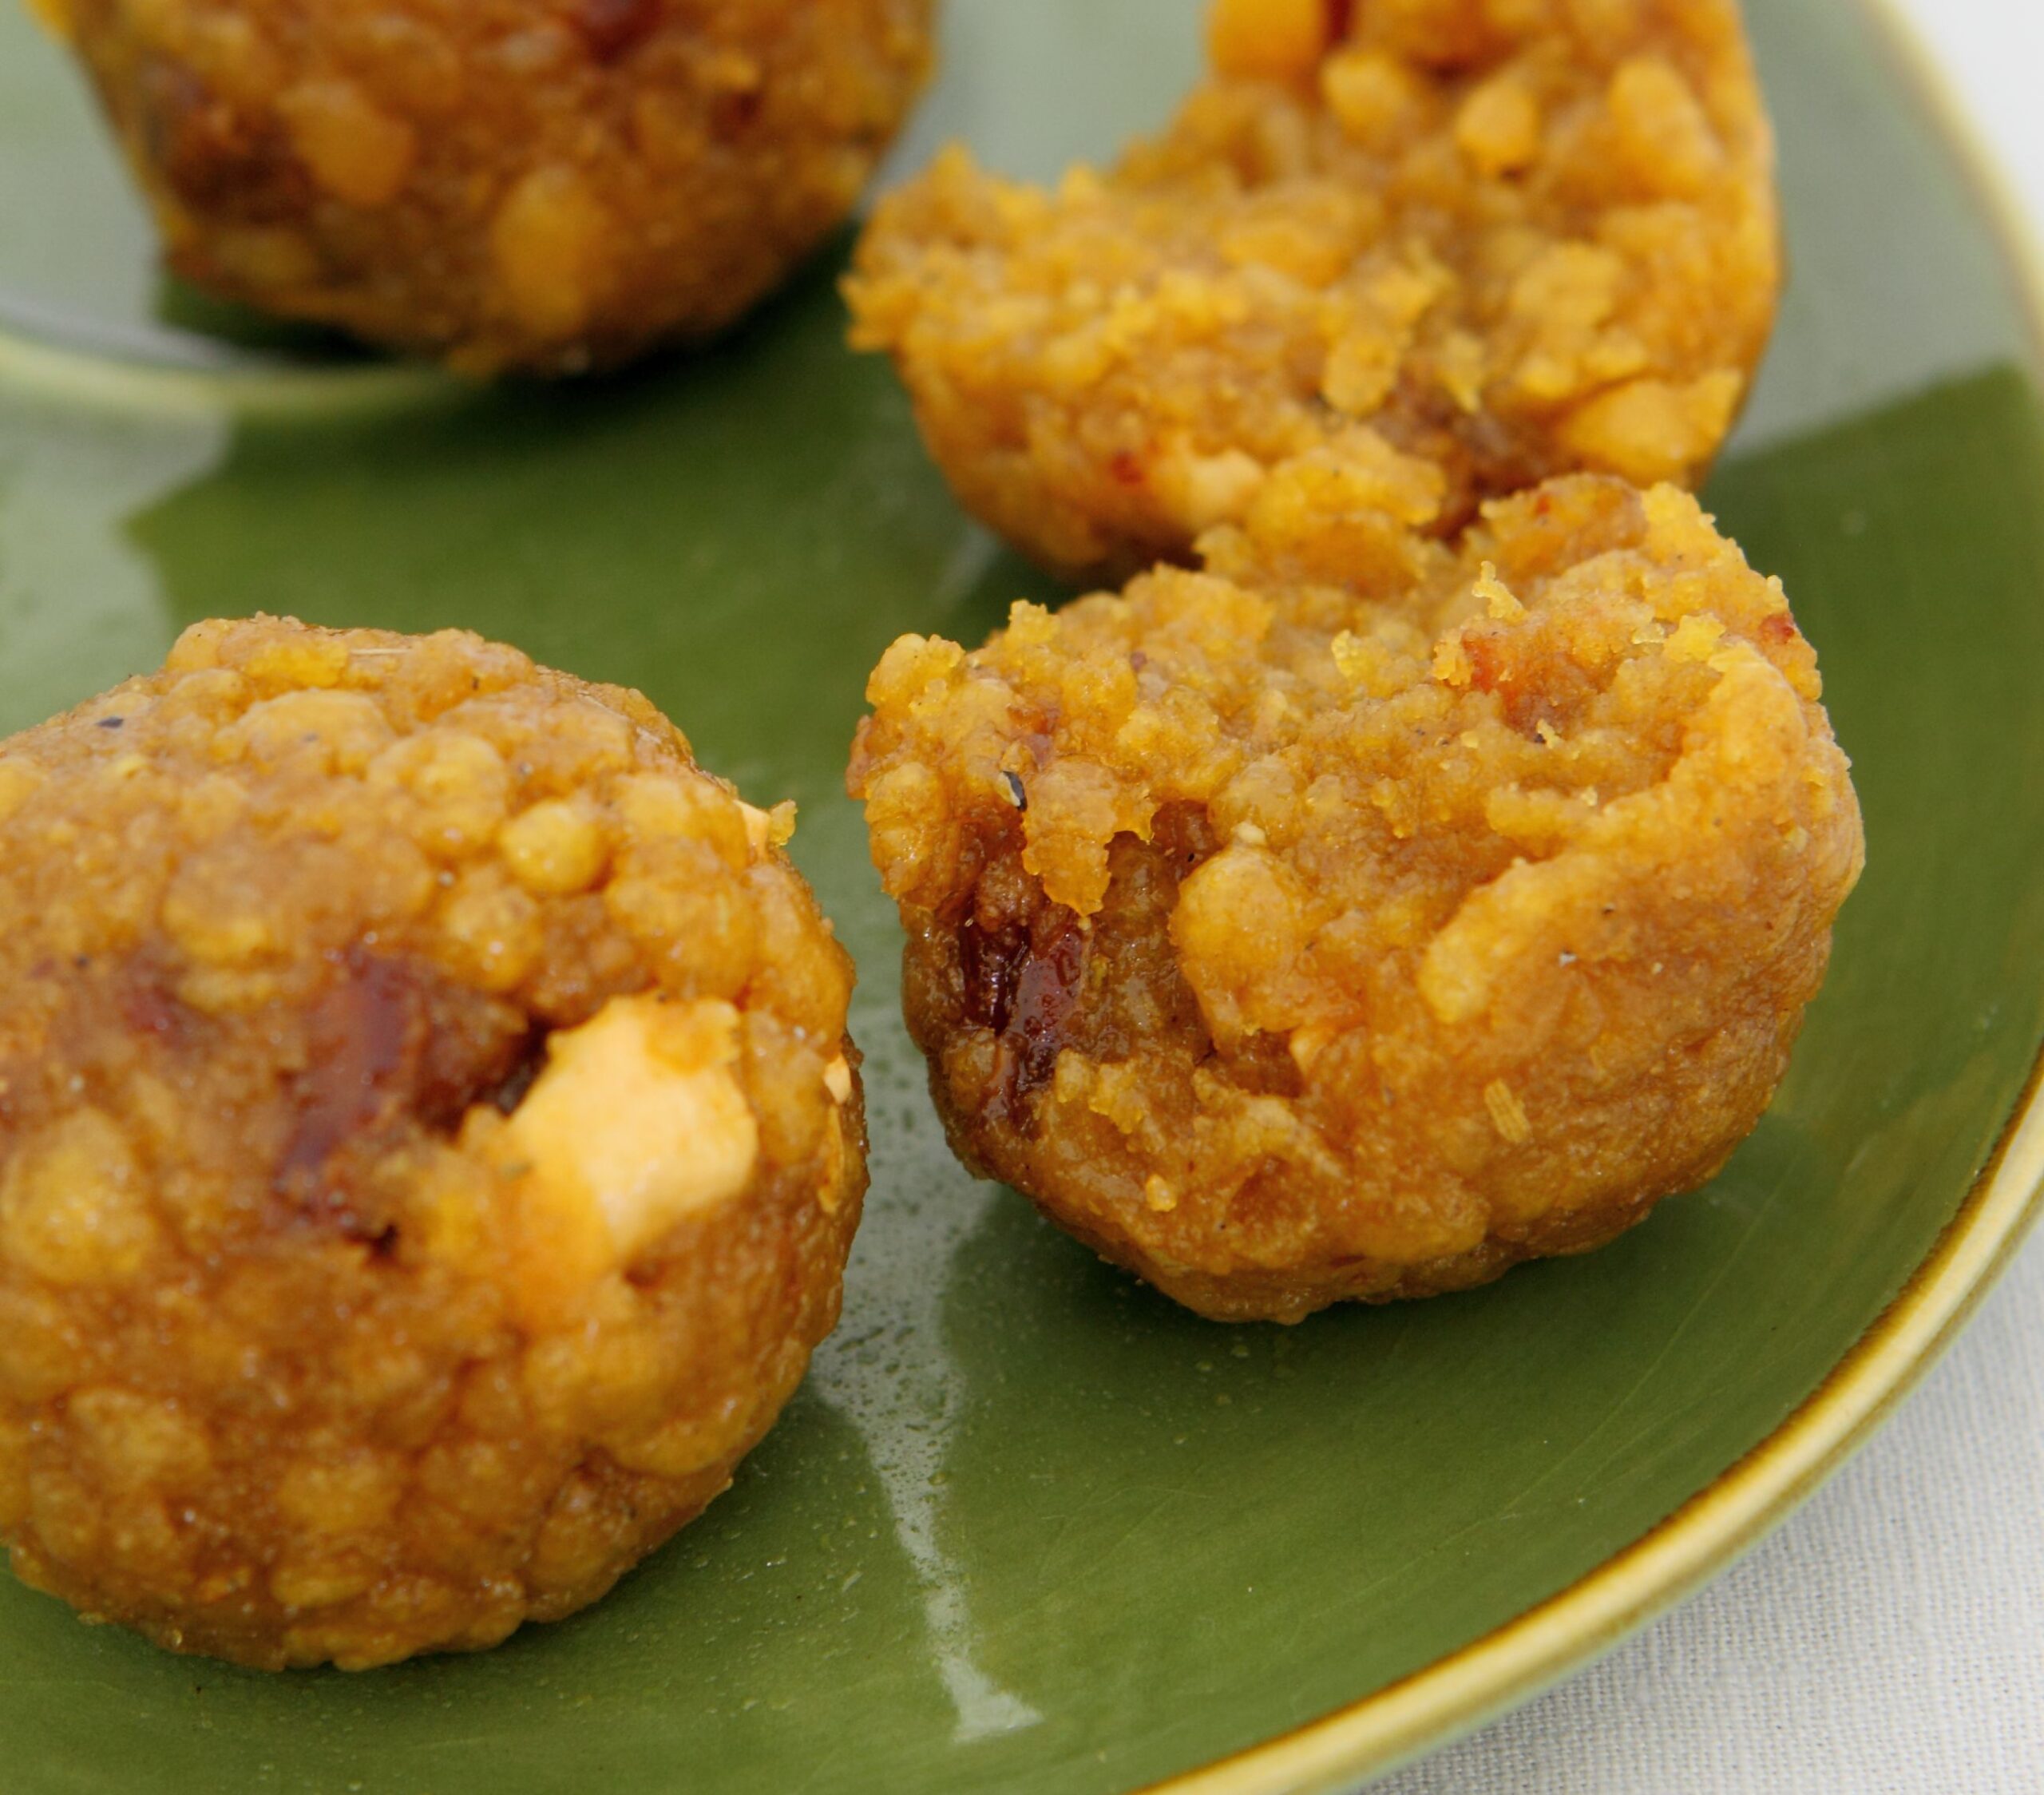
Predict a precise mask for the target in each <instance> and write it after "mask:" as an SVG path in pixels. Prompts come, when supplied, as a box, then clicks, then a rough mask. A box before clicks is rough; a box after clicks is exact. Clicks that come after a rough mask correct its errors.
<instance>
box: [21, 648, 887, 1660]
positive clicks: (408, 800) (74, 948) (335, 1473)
mask: <svg viewBox="0 0 2044 1795" xmlns="http://www.w3.org/2000/svg"><path fill="white" fill-rule="evenodd" d="M790 826H791V818H790V815H789V814H787V813H786V812H780V813H775V814H771V815H769V814H765V813H762V812H760V811H758V810H753V809H751V807H750V806H747V805H745V804H743V802H740V800H739V798H738V797H737V796H736V795H735V794H734V793H733V792H732V791H731V789H730V788H729V787H727V786H725V785H723V783H720V782H719V781H717V780H715V779H712V778H711V777H710V776H709V775H707V774H704V773H703V772H702V771H699V770H698V768H697V767H696V766H695V763H694V761H693V760H692V759H691V755H690V753H689V750H688V745H687V742H686V741H685V740H684V739H683V737H682V736H681V735H680V734H679V732H678V731H676V730H675V728H674V727H673V726H672V725H671V724H670V723H668V722H667V720H666V719H664V718H663V717H662V716H661V715H660V713H659V712H658V711H656V710H655V709H654V708H653V707H652V706H651V705H650V704H648V703H647V702H646V700H645V699H643V698H641V697H640V696H639V695H637V694H636V693H632V692H628V691H620V690H618V689H616V688H612V687H599V686H591V685H587V684H583V683H582V682H580V681H579V680H573V679H571V678H568V677H567V676H564V675H561V674H558V673H553V672H547V671H545V670H544V669H541V668H537V667H535V666H534V665H533V664H532V663H531V662H530V661H529V660H527V659H526V658H525V656H523V655H521V654H519V653H518V652H516V651H515V650H513V649H510V648H501V647H496V646H493V645H491V644H487V643H485V642H483V641H482V640H480V639H478V638H477V637H474V636H467V635H462V634H458V633H452V632H450V633H448V634H445V635H441V636H430V637H426V638H422V639H421V638H407V637H404V636H394V635H388V634H384V633H382V632H369V631H362V632H328V631H324V630H318V629H309V628H303V627H302V626H300V625H298V624H291V623H288V622H279V621H275V620H267V619H261V620H255V621H252V622H245V623H232V624H229V623H216V624H200V625H198V626H196V627H195V628H192V630H190V631H188V632H186V634H185V635H184V637H183V638H182V639H181V640H180V642H179V643H178V644H177V646H176V648H175V649H174V650H173V651H172V654H171V656H170V658H169V660H168V664H167V665H166V666H165V668H164V670H163V671H162V672H160V673H158V674H156V675H154V676H151V677H149V678H145V679H139V680H133V681H130V682H129V684H126V685H124V686H121V687H118V688H117V689H116V690H114V691H111V692H109V693H107V694H106V695H105V696H103V697H101V698H99V699H94V700H93V702H91V703H88V704H86V705H85V706H84V707H82V708H81V709H79V710H77V711H73V712H72V713H71V714H70V715H67V716H65V717H61V718H59V719H56V720H55V721H53V722H52V723H46V724H44V725H42V727H38V728H36V729H33V730H30V731H28V732H26V734H24V735H18V736H16V737H14V739H12V740H10V741H8V742H6V743H4V744H0V1532H4V1535H5V1536H6V1540H7V1542H8V1543H9V1544H10V1546H11V1547H12V1549H13V1561H14V1569H15V1571H16V1572H17V1573H18V1575H21V1576H22V1578H24V1579H26V1581H28V1582H29V1583H33V1584H34V1585H36V1586H37V1587H40V1588H42V1589H46V1590H49V1591H53V1592H54V1593H55V1594H57V1595H61V1596H62V1597H63V1598H64V1599H65V1600H67V1601H69V1602H70V1603H73V1605H75V1606H76V1607H78V1608H79V1609H81V1611H84V1612H85V1614H87V1615H89V1616H93V1617H96V1618H106V1619H114V1620H119V1621H123V1622H125V1623H128V1624H129V1625H131V1626H133V1627H138V1628H140V1629H141V1631H144V1632H145V1633H146V1634H148V1635H149V1636H150V1637H151V1638H154V1639H156V1640H157V1641H159V1642H161V1643H163V1644H164V1645H168V1646H176V1647H178V1648H180V1649H183V1650H191V1651H200V1652H206V1653H211V1654H216V1655H218V1656H220V1657H223V1658H232V1659H235V1660H236V1661H238V1662H241V1663H244V1664H249V1665H255V1666H267V1667H277V1666H286V1665H309V1664H314V1663H319V1662H325V1661H328V1660H331V1661H332V1662H335V1663H338V1664H340V1665H342V1666H347V1667H351V1668H356V1667H361V1666H369V1665H374V1664H381V1663H386V1662H390V1661H393V1660H394V1659H398V1658H404V1657H406V1656H408V1655H410V1654H413V1653H414V1652H418V1651H423V1650H438V1649H468V1648H477V1647H481V1646H489V1645H491V1644H493V1643H494V1642H497V1640H500V1639H501V1638H504V1637H505V1635H507V1634H509V1632H510V1631H512V1630H513V1628H514V1627H517V1626H518V1625H519V1624H520V1623H521V1622H523V1621H525V1620H548V1619H556V1618H557V1617H559V1616H561V1615H566V1614H568V1613H570V1612H572V1611H574V1610H575V1609H577V1608H579V1607H582V1606H583V1605H584V1603H588V1602H590V1601H592V1600H593V1599H596V1597H597V1596H599V1595H602V1594H603V1593H604V1591H605V1590H607V1589H608V1588H609V1587H610V1586H611V1584H612V1583H613V1582H614V1581H615V1580H616V1579H617V1577H618V1576H619V1575H620V1574H621V1573H622V1572H623V1571H625V1570H626V1569H627V1568H628V1567H630V1566H631V1565H632V1564H633V1563H635V1562H636V1561H637V1560H638V1559H640V1557H641V1556H642V1555H644V1554H645V1553H646V1552H647V1551H650V1550H651V1549H652V1547H655V1546H656V1545H658V1544H659V1543H660V1542H661V1541H662V1540H664V1539H666V1538H667V1536H668V1535H670V1534H671V1533H672V1532H673V1531H675V1528H679V1526H681V1525H682V1524H683V1523H684V1522H686V1521H687V1520H690V1519H691V1517H692V1516H695V1514H696V1513H697V1512H699V1511H700V1510H701V1508H703V1505H704V1504H706V1503H707V1502H708V1501H709V1500H711V1498H712V1497H713V1496H715V1495H716V1494H717V1493H718V1492H719V1491H721V1490H722V1489H723V1488H725V1487H726V1485H727V1484H728V1483H729V1481H730V1478H731V1470H732V1468H733V1466H734V1465H735V1464H736V1462H737V1461H738V1460H739V1457H740V1456H742V1455H743V1453H744V1452H746V1451H747V1449H748V1448H750V1447H751V1445H752V1444H754V1442H755V1441H756V1440H758V1439H759V1436H761V1435H762V1434H763V1432H765V1431H766V1429H767V1427H768V1426H769V1425H770V1424H771V1422H772V1421H773V1420H774V1417H775V1415H776V1413H778V1410H779V1409H780V1408H781V1406H782V1403H783V1402H784V1401H786V1398H787V1397H788V1395H789V1394H790V1392H791V1391H792V1389H794V1385H795V1384H796V1383H797V1381H798V1379H799V1378H800V1377H801V1376H802V1372H803V1369H804V1367H805V1365H806V1362H807V1361H808V1358H809V1355H810V1349H812V1347H813V1346H814V1345H815V1343H816V1342H817V1341H818V1340H820V1339H821V1338H822V1337H823V1335H824V1334H825V1333H827V1332H828V1331H829V1329H830V1327H831V1326H832V1325H833V1324H834V1321H835V1320H836V1318H837V1314H838V1298H839V1291H840V1288H841V1281H842V1270H843V1266H844V1263H845V1258H846V1253H847V1251H848V1250H849V1247H850V1241H851V1237H852V1233H853V1230H854V1227H855V1226H856V1225H857V1222H858V1214H859V1207H860V1203H861V1199H862V1195H863V1193H864V1190H865V1186H866V1143H865V1131H864V1117H863V1110H862V1100H861V1097H860V1093H859V1088H858V1078H857V1073H856V1070H855V1068H856V1055H855V1054H854V1052H853V1050H852V1048H851V1047H850V1044H849V1043H848V1042H847V1041H846V1039H845V1020H846V1005H847V1003H848V1001H849V996H850V986H851V969H850V963H849V962H848V961H847V959H846V956H845V954H844V953H843V952H842V950H841V949H840V948H839V947H838V944H837V942H836V941H835V940H834V938H833V936H832V934H831V932H830V925H829V924H828V923H827V922H826V921H825V920H824V919H823V918H822V916H821V915H820V914H819V913H818V910H817V908H816V905H815V902H814V899H813V897H811V895H810V891H809V890H808V888H807V886H806V885H805V884H804V883H803V882H802V879H801V878H800V877H799V876H798V874H796V873H795V872H794V870H793V869H792V867H791V866H790V864H789V862H788V861H787V860H786V857H785V856H784V855H783V854H782V851H781V848H780V845H779V844H780V843H781V842H782V840H783V839H784V838H785V837H786V833H787V830H788V829H789V828H790Z"/></svg>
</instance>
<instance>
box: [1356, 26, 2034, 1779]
mask: <svg viewBox="0 0 2044 1795" xmlns="http://www.w3.org/2000/svg"><path fill="white" fill-rule="evenodd" d="M1799 3H1800V4H1804V5H1808V6H1834V5H1843V4H1846V3H1848V0H1799ZM1897 10H1899V11H1901V12H1903V13H1906V14H1907V15H1909V17H1910V18H1911V21H1912V22H1913V23H1914V25H1915V28H1916V30H1918V31H1919V33H1920V34H1921V35H1922V37H1923V38H1924V39H1925V40H1927V42H1929V43H1930V45H1931V46H1932V47H1933V49H1934V50H1935V53H1936V54H1937V56H1938V57H1939V60H1940V61H1942V62H1943V65H1944V68H1945V69H1946V72H1947V75H1948V76H1949V77H1951V80H1952V81H1953V83H1954V85H1955V86H1956V87H1957V89H1959V93H1960V94H1961V95H1962V96H1963V100H1964V102H1965V104H1966V105H1967V108H1968V109H1969V110H1970V111H1971V113H1972V114H1973V117H1974V118H1975V121H1976V123H1977V124H1978V125H1979V128H1980V134H1981V136H1982V137H1984V138H1985V139H1986V140H1987V142H1988V143H1989V145H1991V147H1992V149H1994V152H1995V153H1996V154H1997V156H1998V158H1999V159H2000V160H2001V162H2002V166H2003V168H2004V171H2005V172H2006V174H2007V175H2008V176H2010V184H2011V186H2012V187H2013V188H2014V191H2015V192H2016V193H2017V195H2018V196H2020V198H2021V199H2022V202H2023V204H2024V205H2025V206H2026V209H2027V210H2028V212H2029V213H2030V216H2031V218H2032V220H2034V229H2035V230H2036V232H2037V234H2038V237H2039V239H2040V240H2044V97H2040V96H2039V94H2038V92H2037V90H2036V83H2037V81H2038V77H2040V76H2044V0H1897ZM2039 1792H2044V1238H2040V1239H2038V1240H2035V1241H2033V1242H2032V1243H2031V1245H2030V1247H2029V1249H2028V1250H2027V1251H2026V1253H2025V1254H2024V1255H2023V1257H2022V1258H2021V1259H2020V1260H2019V1261H2018V1263H2017V1265H2016V1266H2015V1268H2014V1270H2013V1271H2012V1272H2011V1273H2010V1274H2009V1276H2008V1277H2007V1278H2006V1281H2005V1282H2003V1284H2002V1286H2001V1288H2000V1289H1999V1290H1998V1291H1997V1292H1996V1293H1995V1294H1994V1296H1993V1298H1991V1299H1990V1301H1989V1302H1988V1305H1987V1307H1986V1309H1985V1310H1983V1312H1982V1314H1980V1316H1979V1319H1978V1320H1977V1321H1975V1324H1974V1325H1973V1327H1972V1328H1971V1330H1970V1331H1969V1332H1968V1333H1967V1334H1966V1335H1965V1336H1964V1337H1963V1338H1962V1339H1961V1340H1960V1341H1959V1344H1958V1345H1956V1346H1955V1348H1954V1349H1952V1351H1951V1354H1950V1355H1949V1356H1948V1357H1947V1358H1946V1360H1945V1361H1944V1362H1943V1364H1942V1365H1940V1366H1939V1368H1938V1369H1937V1370H1936V1371H1935V1372H1934V1373H1932V1374H1931V1377H1930V1379H1929V1380H1928V1381H1927V1382H1926V1383H1925V1384H1924V1385H1923V1387H1922V1388H1921V1389H1919V1390H1918V1392H1917V1393H1915V1395H1914V1396H1913V1397H1911V1398H1910V1399H1909V1401H1908V1402H1907V1404H1906V1405H1905V1406H1904V1407H1903V1409H1902V1411H1901V1412H1900V1413H1899V1415H1898V1416H1897V1417H1896V1418H1895V1421H1893V1422H1892V1423H1891V1425H1890V1426H1889V1427H1888V1429H1887V1431H1886V1432H1884V1433H1882V1434H1881V1435H1880V1436H1879V1437H1878V1438H1877V1439H1876V1440H1875V1441H1874V1443H1873V1444H1872V1445H1871V1446H1870V1447H1868V1449H1867V1450H1866V1451H1865V1452H1864V1453H1862V1454H1861V1456H1860V1457H1859V1458H1858V1459H1857V1460H1855V1461H1854V1462H1853V1463H1852V1464H1850V1465H1848V1467H1847V1468H1846V1469H1845V1470H1844V1472H1843V1473H1842V1474H1841V1475H1840V1476H1839V1477H1838V1478H1837V1480H1836V1481H1835V1482H1833V1483H1832V1484H1831V1485H1830V1486H1829V1487H1828V1488H1826V1489H1824V1491H1823V1492H1820V1494H1819V1495H1818V1496H1817V1497H1816V1500H1814V1501H1812V1503H1811V1504H1809V1506H1808V1508H1805V1509H1804V1511H1803V1512H1801V1513H1800V1515H1798V1516H1796V1518H1795V1519H1794V1520H1792V1521H1791V1522H1790V1523H1789V1525H1788V1526H1787V1527H1785V1528H1783V1529H1782V1531H1781V1532H1779V1533H1778V1534H1777V1535H1775V1536H1774V1537H1773V1539H1770V1540H1769V1541H1768V1542H1767V1543H1765V1545H1763V1546H1762V1547H1761V1548H1760V1549H1759V1550H1758V1551H1757V1552H1755V1553H1754V1554H1753V1555H1752V1556H1751V1557H1750V1558H1749V1559H1746V1560H1745V1563H1742V1564H1741V1565H1740V1566H1739V1567H1737V1568H1736V1569H1735V1570H1733V1571H1732V1572H1731V1573H1730V1574H1729V1575H1727V1576H1725V1577H1724V1578H1723V1579H1721V1580H1720V1581H1719V1582H1718V1583H1716V1584H1714V1585H1713V1587H1710V1588H1709V1589H1708V1590H1706V1591H1705V1592H1704V1593H1703V1594H1702V1595H1700V1596H1698V1597H1697V1598H1696V1599H1694V1600H1693V1601H1692V1602H1690V1603H1689V1604H1688V1605H1687V1606H1686V1607H1683V1608H1681V1609H1679V1610H1678V1611H1676V1612H1675V1613H1674V1614H1673V1615H1670V1616H1668V1617H1667V1618H1666V1619H1663V1620H1662V1621H1661V1622H1660V1623H1658V1624H1657V1625H1655V1626H1654V1627H1650V1629H1648V1631H1646V1633H1644V1634H1643V1635H1641V1636H1640V1637H1639V1638H1636V1639H1634V1641H1633V1642H1631V1643H1630V1644H1629V1645H1626V1646H1623V1647H1622V1648H1621V1649H1620V1650H1618V1652H1617V1653H1616V1654H1614V1655H1613V1656H1612V1657H1610V1658H1607V1659H1606V1660H1605V1661H1604V1662H1602V1663H1601V1664H1599V1665H1598V1666H1595V1667H1594V1668H1593V1669H1592V1670H1589V1671H1587V1672H1586V1673H1585V1674H1583V1675H1581V1676H1579V1677H1578V1678H1576V1679H1575V1681H1573V1682H1570V1683H1567V1684H1566V1685H1564V1686H1563V1687H1562V1688H1560V1689H1559V1690H1555V1691H1554V1692H1553V1693H1552V1694H1549V1695H1547V1697H1545V1698H1543V1699H1542V1700H1540V1701H1538V1702H1535V1703H1534V1704H1533V1705H1532V1706H1530V1707H1527V1708H1525V1709H1523V1710H1520V1711H1519V1713H1517V1714H1513V1715H1511V1717H1509V1718H1507V1719H1505V1720H1503V1721H1500V1722H1497V1723H1496V1724H1495V1725H1494V1726H1491V1727H1490V1728H1489V1729H1488V1730H1486V1731H1484V1732H1483V1733H1480V1734H1478V1735H1477V1736H1476V1738H1472V1739H1470V1740H1468V1741H1467V1742H1464V1744H1461V1745H1456V1746H1452V1747H1451V1748H1450V1749H1448V1750H1447V1751H1445V1752H1443V1753H1440V1754H1439V1755H1437V1756H1436V1757H1433V1758H1432V1759H1430V1760H1428V1761H1426V1762H1424V1763H1423V1764H1420V1765H1417V1766H1416V1767H1414V1768H1412V1769H1408V1770H1405V1771H1404V1772H1402V1773H1400V1774H1398V1775H1396V1776H1394V1777H1391V1778H1390V1779H1388V1781H1384V1782H1383V1783H1381V1784H1380V1785H1378V1786H1377V1789H1376V1791H1375V1792H1374V1795H2039Z"/></svg>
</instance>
